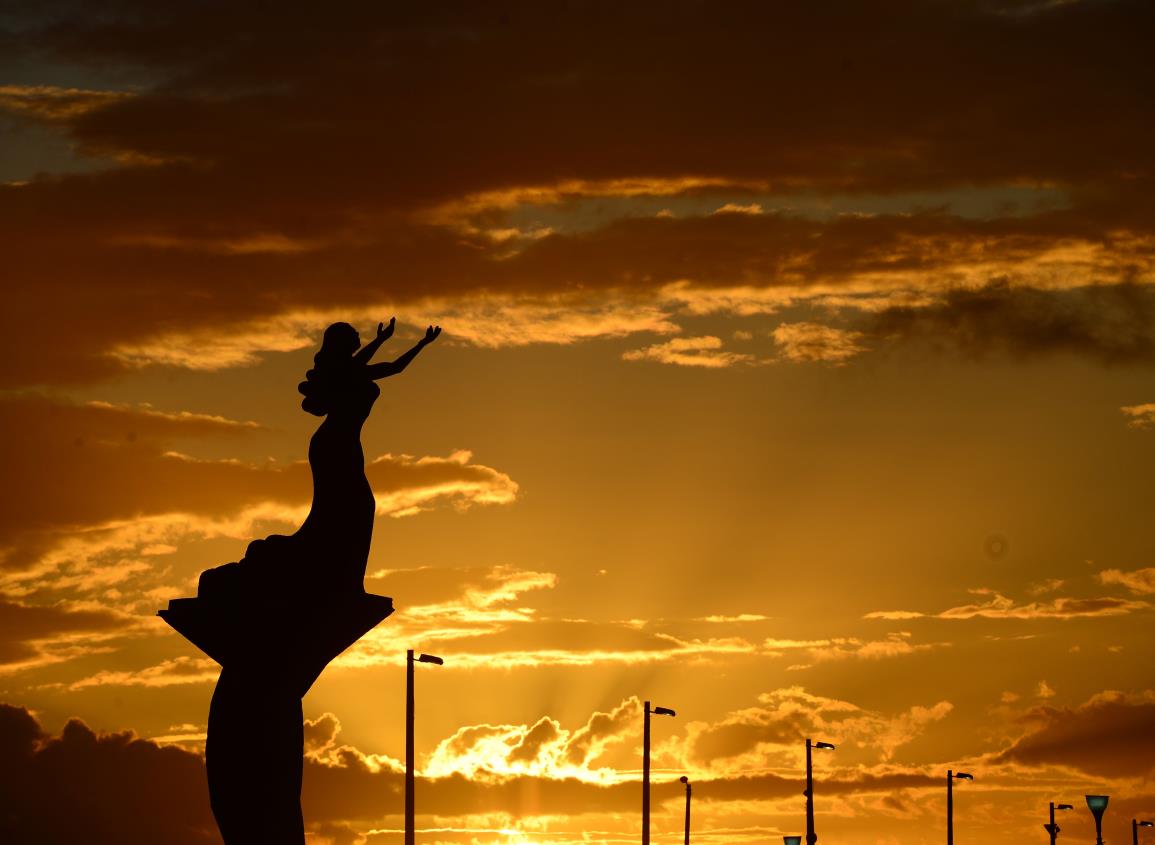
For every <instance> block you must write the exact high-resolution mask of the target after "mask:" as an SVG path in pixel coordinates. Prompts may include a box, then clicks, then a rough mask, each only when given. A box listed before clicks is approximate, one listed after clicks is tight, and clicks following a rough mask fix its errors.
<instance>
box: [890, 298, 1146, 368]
mask: <svg viewBox="0 0 1155 845" xmlns="http://www.w3.org/2000/svg"><path fill="white" fill-rule="evenodd" d="M872 330H873V331H874V332H875V333H877V334H879V335H882V336H883V337H886V338H890V339H892V340H919V341H922V342H924V343H929V344H931V345H936V346H940V347H947V348H952V349H958V350H961V351H963V352H964V353H966V354H969V355H973V356H976V357H984V356H989V355H992V354H1009V355H1012V356H1020V357H1027V356H1036V355H1042V354H1054V353H1071V354H1076V355H1081V356H1084V357H1087V358H1090V359H1092V360H1096V361H1100V362H1102V363H1104V364H1135V363H1151V362H1152V361H1155V292H1153V291H1152V289H1151V288H1150V287H1148V286H1145V285H1135V284H1111V285H1096V286H1090V287H1080V288H1076V289H1073V290H1061V291H1049V290H1038V289H1035V288H1029V287H1014V286H1012V285H1010V284H1008V283H1006V282H1000V283H994V284H990V285H987V286H986V287H982V288H978V289H973V290H970V289H965V290H964V289H960V290H954V291H950V292H948V293H947V294H946V295H945V297H944V298H943V301H942V302H941V303H939V304H936V305H930V306H927V307H908V306H897V307H893V308H889V309H887V310H885V311H883V312H882V313H880V314H879V315H878V316H877V319H876V320H875V321H874V324H873V326H872Z"/></svg>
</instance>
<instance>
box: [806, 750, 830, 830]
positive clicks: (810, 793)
mask: <svg viewBox="0 0 1155 845" xmlns="http://www.w3.org/2000/svg"><path fill="white" fill-rule="evenodd" d="M812 748H822V749H825V750H826V751H833V750H834V746H833V745H831V744H830V743H829V742H811V741H810V740H809V739H807V740H806V791H805V792H803V793H802V794H803V795H805V796H806V845H814V843H815V842H817V841H818V834H817V833H815V832H814V765H813V763H811V761H810V750H811V749H812Z"/></svg>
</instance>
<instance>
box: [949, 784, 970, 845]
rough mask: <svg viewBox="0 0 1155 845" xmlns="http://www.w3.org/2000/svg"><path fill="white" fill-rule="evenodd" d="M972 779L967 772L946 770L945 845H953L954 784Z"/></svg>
mask: <svg viewBox="0 0 1155 845" xmlns="http://www.w3.org/2000/svg"><path fill="white" fill-rule="evenodd" d="M974 779H975V776H974V775H972V774H970V773H969V772H952V771H951V770H950V769H947V770H946V845H954V782H955V781H956V780H974Z"/></svg>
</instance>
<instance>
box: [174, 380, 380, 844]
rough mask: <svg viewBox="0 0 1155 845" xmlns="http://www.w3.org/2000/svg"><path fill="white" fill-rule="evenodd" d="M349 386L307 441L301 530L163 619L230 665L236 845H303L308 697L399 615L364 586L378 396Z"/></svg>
mask: <svg viewBox="0 0 1155 845" xmlns="http://www.w3.org/2000/svg"><path fill="white" fill-rule="evenodd" d="M339 387H340V388H341V389H340V395H339V397H337V399H338V401H334V402H333V403H332V405H331V407H330V408H329V414H328V416H326V418H325V419H324V421H323V422H322V423H321V425H320V426H319V427H318V429H317V431H316V433H314V435H313V438H312V440H311V441H310V443H309V465H310V467H311V469H312V473H313V503H312V508H311V510H310V512H309V516H308V518H307V519H306V520H305V522H304V524H303V525H302V526H301V527H300V529H298V531H297V533H296V534H294V535H293V536H291V537H280V536H276V535H274V536H273V537H270V538H268V539H267V540H261V541H257V542H254V543H253V544H252V545H250V547H249V551H248V552H247V553H246V556H245V559H244V560H243V561H241V562H240V563H238V564H226V566H224V567H220V568H218V569H217V570H210V571H209V572H207V573H205V574H204V575H202V577H201V587H200V591H199V594H198V597H197V598H195V599H175V600H173V601H171V602H170V603H169V607H168V609H167V610H162V611H160V613H159V615H160V616H161V617H162V618H164V620H165V621H166V622H168V623H169V624H170V625H172V626H173V628H175V629H176V630H177V631H179V632H180V633H181V634H183V635H184V636H185V637H186V638H188V639H189V640H190V641H191V642H192V643H193V644H194V645H196V646H197V647H198V648H200V649H201V650H202V651H204V652H205V653H206V654H208V655H209V656H210V657H212V658H213V659H214V660H216V661H217V662H218V663H220V664H221V667H222V668H221V675H220V679H219V680H218V681H217V687H216V690H215V691H214V692H213V700H212V704H211V706H210V708H209V724H208V740H207V743H206V747H205V758H206V766H207V769H208V780H209V797H210V800H211V802H212V809H213V815H214V816H215V817H216V820H217V825H218V826H219V827H220V830H221V835H222V836H223V837H224V840H225V842H226V843H227V845H249V843H254V844H255V843H261V845H264V843H269V845H289V844H290V843H292V845H301V844H302V843H304V841H305V839H304V825H303V821H302V817H301V800H300V799H301V773H302V760H303V732H302V731H303V728H302V716H301V698H302V696H304V694H305V693H306V692H307V691H308V689H309V687H310V686H312V684H313V682H314V681H315V680H316V679H317V676H318V675H320V674H321V671H322V670H323V669H324V668H325V666H326V665H327V664H328V663H329V661H330V660H332V659H333V658H334V657H336V656H337V655H338V654H340V653H341V652H342V651H344V650H345V649H346V648H348V647H349V646H351V645H352V644H353V643H355V642H356V641H357V640H358V639H360V638H361V637H362V636H363V635H364V634H365V633H367V632H368V631H369V630H371V629H372V628H373V627H374V626H375V625H377V624H378V623H379V622H381V620H383V619H384V618H385V617H386V616H388V615H389V614H390V613H392V612H393V603H392V601H391V600H390V599H388V598H386V597H384V596H374V595H370V594H367V593H365V592H364V586H363V583H362V581H363V579H364V576H365V565H366V562H367V559H368V555H369V545H370V541H371V538H372V534H373V513H374V507H375V504H374V500H373V491H372V489H371V488H370V486H369V481H368V479H366V477H365V456H364V452H363V451H362V449H361V428H362V426H363V425H364V423H365V420H366V419H367V418H368V416H369V412H370V410H371V409H372V407H373V403H374V401H375V400H376V399H377V397H378V396H379V395H380V389H379V388H378V387H377V385H376V384H374V383H373V382H372V381H369V380H367V379H363V380H358V381H356V382H350V383H349V384H344V385H339ZM230 567H231V568H230ZM222 584H223V585H224V586H220V585H222ZM214 585H216V586H214Z"/></svg>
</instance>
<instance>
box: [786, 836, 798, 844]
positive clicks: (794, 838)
mask: <svg viewBox="0 0 1155 845" xmlns="http://www.w3.org/2000/svg"><path fill="white" fill-rule="evenodd" d="M782 845H802V837H801V836H783V837H782Z"/></svg>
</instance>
